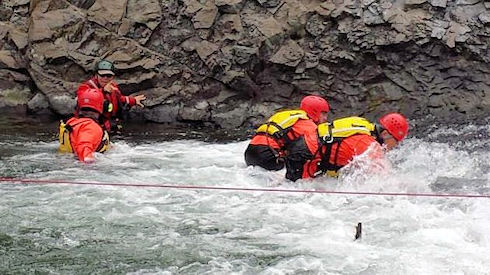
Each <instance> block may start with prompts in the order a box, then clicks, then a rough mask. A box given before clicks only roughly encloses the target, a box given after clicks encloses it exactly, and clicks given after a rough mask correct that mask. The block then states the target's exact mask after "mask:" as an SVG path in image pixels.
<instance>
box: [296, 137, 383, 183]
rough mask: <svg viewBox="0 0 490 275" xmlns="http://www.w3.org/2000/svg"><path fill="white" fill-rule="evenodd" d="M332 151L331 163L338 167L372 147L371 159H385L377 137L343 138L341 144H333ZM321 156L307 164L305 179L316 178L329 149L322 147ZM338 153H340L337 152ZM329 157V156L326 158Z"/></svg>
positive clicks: (318, 155) (316, 156)
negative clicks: (322, 159)
mask: <svg viewBox="0 0 490 275" xmlns="http://www.w3.org/2000/svg"><path fill="white" fill-rule="evenodd" d="M339 144H340V146H339ZM331 146H332V149H331V153H330V156H328V158H329V160H330V163H332V164H335V165H336V166H339V167H343V166H345V165H347V164H348V163H349V162H351V161H352V159H353V158H354V157H355V156H358V155H362V154H363V153H364V152H366V150H368V149H369V148H370V147H371V146H373V148H372V152H371V154H370V155H369V157H370V158H373V159H379V158H382V157H383V150H382V147H381V145H380V144H379V143H378V141H377V140H376V138H375V137H373V136H370V135H365V134H357V135H353V136H350V137H345V138H342V140H341V141H340V142H334V143H333V144H331ZM320 150H321V154H320V153H318V154H316V155H315V157H314V159H313V161H311V162H309V163H307V166H308V167H307V168H306V169H305V171H307V172H306V173H304V174H303V178H309V177H314V175H315V174H316V173H317V172H318V168H319V166H318V165H319V164H320V161H321V158H322V157H321V156H322V155H324V154H326V151H327V147H326V145H322V146H321V148H320ZM337 151H338V152H337ZM324 157H327V156H324Z"/></svg>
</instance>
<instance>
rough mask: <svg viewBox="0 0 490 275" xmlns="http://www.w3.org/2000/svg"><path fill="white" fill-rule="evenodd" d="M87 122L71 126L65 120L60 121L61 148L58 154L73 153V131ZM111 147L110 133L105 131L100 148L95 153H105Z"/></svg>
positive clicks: (83, 121)
mask: <svg viewBox="0 0 490 275" xmlns="http://www.w3.org/2000/svg"><path fill="white" fill-rule="evenodd" d="M85 122H86V120H82V121H80V122H78V123H75V124H73V125H70V124H68V123H66V122H65V121H63V120H60V127H59V137H58V139H59V142H60V146H59V147H58V152H60V153H73V148H72V146H71V142H70V134H71V132H72V131H73V127H75V126H77V125H79V124H82V123H85ZM109 147H110V140H109V133H108V132H107V131H106V130H104V133H103V135H102V140H101V141H100V143H99V146H98V147H97V150H95V151H96V152H99V153H104V152H105V151H107V150H108V149H109Z"/></svg>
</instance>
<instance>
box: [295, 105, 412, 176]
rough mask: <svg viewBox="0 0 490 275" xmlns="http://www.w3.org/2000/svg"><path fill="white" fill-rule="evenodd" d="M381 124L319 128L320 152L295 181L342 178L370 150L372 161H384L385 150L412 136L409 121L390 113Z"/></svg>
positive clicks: (360, 121)
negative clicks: (344, 172)
mask: <svg viewBox="0 0 490 275" xmlns="http://www.w3.org/2000/svg"><path fill="white" fill-rule="evenodd" d="M378 122H379V123H377V124H375V123H371V122H369V121H368V120H367V119H365V118H361V117H346V118H341V119H337V120H334V121H333V123H323V124H320V125H318V136H319V141H320V144H321V146H320V150H319V151H318V152H317V154H315V157H314V159H313V160H312V161H308V162H307V164H306V167H305V169H304V172H303V173H302V174H301V175H298V174H296V176H295V177H293V178H292V180H297V179H299V178H310V177H316V176H319V175H324V174H326V175H328V176H332V177H336V176H338V171H339V169H340V168H342V167H344V166H345V165H347V164H348V163H349V162H351V161H352V160H353V159H354V157H355V156H358V155H361V154H363V153H365V152H366V151H367V150H368V149H370V150H371V151H369V157H370V158H372V159H378V158H382V157H383V155H384V153H383V148H384V149H385V150H391V149H393V148H394V147H395V146H397V145H398V144H399V143H400V142H401V141H402V140H403V139H404V138H405V137H406V136H407V134H408V129H409V125H408V121H407V119H406V118H405V117H404V116H403V115H402V114H400V113H388V114H386V115H384V116H382V117H381V118H380V119H379V121H378Z"/></svg>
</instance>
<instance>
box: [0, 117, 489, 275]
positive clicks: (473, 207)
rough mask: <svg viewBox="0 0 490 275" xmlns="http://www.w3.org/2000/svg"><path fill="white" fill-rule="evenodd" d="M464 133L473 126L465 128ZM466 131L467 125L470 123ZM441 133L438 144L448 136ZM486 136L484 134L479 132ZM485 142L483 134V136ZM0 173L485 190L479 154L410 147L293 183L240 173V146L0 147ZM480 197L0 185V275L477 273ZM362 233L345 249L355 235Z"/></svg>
mask: <svg viewBox="0 0 490 275" xmlns="http://www.w3.org/2000/svg"><path fill="white" fill-rule="evenodd" d="M468 127H470V126H468ZM471 127H475V128H471ZM471 127H470V128H465V129H461V130H454V129H442V130H440V131H439V132H437V133H434V136H433V137H432V139H436V137H437V135H451V136H455V137H458V135H460V134H461V132H460V131H463V132H464V131H466V132H467V131H474V132H479V133H481V132H485V131H488V127H486V126H485V127H484V126H481V127H476V126H471ZM487 133H488V132H487ZM487 140H488V139H487ZM0 145H1V147H2V156H1V157H0V176H3V177H19V178H36V179H43V180H56V179H58V180H71V181H84V182H90V181H96V182H110V183H133V184H175V185H195V186H223V187H244V188H288V189H320V190H333V191H359V192H361V191H366V192H402V193H403V192H409V193H438V192H439V193H462V194H468V193H471V194H478V193H479V194H488V193H489V191H488V186H489V181H490V176H489V171H490V169H489V164H488V159H489V157H490V151H489V148H488V145H486V143H485V142H484V141H482V140H481V139H480V138H479V137H478V135H474V136H473V137H472V138H469V139H465V140H464V142H463V141H461V142H459V141H455V142H438V141H436V140H429V141H426V140H421V139H417V138H410V139H408V140H406V141H405V142H404V143H403V144H402V145H401V146H400V147H399V148H397V149H395V150H393V151H391V152H389V153H388V155H387V156H388V158H389V160H390V162H391V168H390V169H389V170H388V171H386V172H384V173H374V174H371V173H368V172H367V171H369V169H362V167H364V165H363V162H364V161H365V160H362V159H359V160H356V161H357V163H355V164H353V166H355V167H357V168H361V169H349V168H346V169H344V171H343V174H342V176H341V177H340V178H339V179H332V178H317V179H314V180H300V181H298V182H296V183H292V182H289V181H287V180H285V179H284V171H278V172H267V171H264V170H262V169H260V168H252V167H246V166H245V164H244V161H243V152H244V150H245V148H246V146H247V142H235V143H228V144H212V143H204V142H198V141H170V142H150V143H145V144H136V143H131V142H129V143H128V142H123V141H119V142H116V144H115V147H114V148H113V149H112V150H111V151H109V152H108V153H106V154H104V155H98V156H97V162H96V163H95V164H90V165H84V164H81V163H79V162H77V161H76V160H75V159H74V158H73V156H70V155H58V154H57V153H56V148H57V144H56V143H55V142H29V141H25V140H21V139H17V138H16V139H15V140H11V141H5V140H3V141H0ZM489 216H490V200H488V199H484V198H483V199H469V198H467V199H463V198H427V197H389V196H387V197H380V196H364V195H327V194H314V193H311V194H308V193H275V192H239V191H217V190H181V189H162V188H131V187H114V186H90V185H83V186H80V185H66V184H52V185H20V184H1V185H0V219H1V221H2V222H1V223H0V273H34V272H45V273H94V272H96V273H128V274H150V273H151V274H155V273H156V274H173V273H178V274H189V273H190V274H216V273H218V274H231V273H234V274H297V273H300V274H338V273H342V274H359V273H363V274H417V273H418V274H420V273H423V274H442V273H446V274H447V273H449V274H461V273H466V274H484V273H486V272H488V270H489V267H490V266H489V262H490V255H489V254H488V253H487V251H488V250H489V248H490V235H489V233H488V232H490V220H489V219H488V217H489ZM358 222H362V224H363V236H362V238H361V239H360V240H357V241H354V234H355V226H356V225H357V223H358Z"/></svg>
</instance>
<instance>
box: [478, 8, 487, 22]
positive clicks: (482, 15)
mask: <svg viewBox="0 0 490 275" xmlns="http://www.w3.org/2000/svg"><path fill="white" fill-rule="evenodd" d="M478 19H479V20H480V22H482V23H483V24H488V23H490V12H488V11H486V12H482V13H480V15H478Z"/></svg>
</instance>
